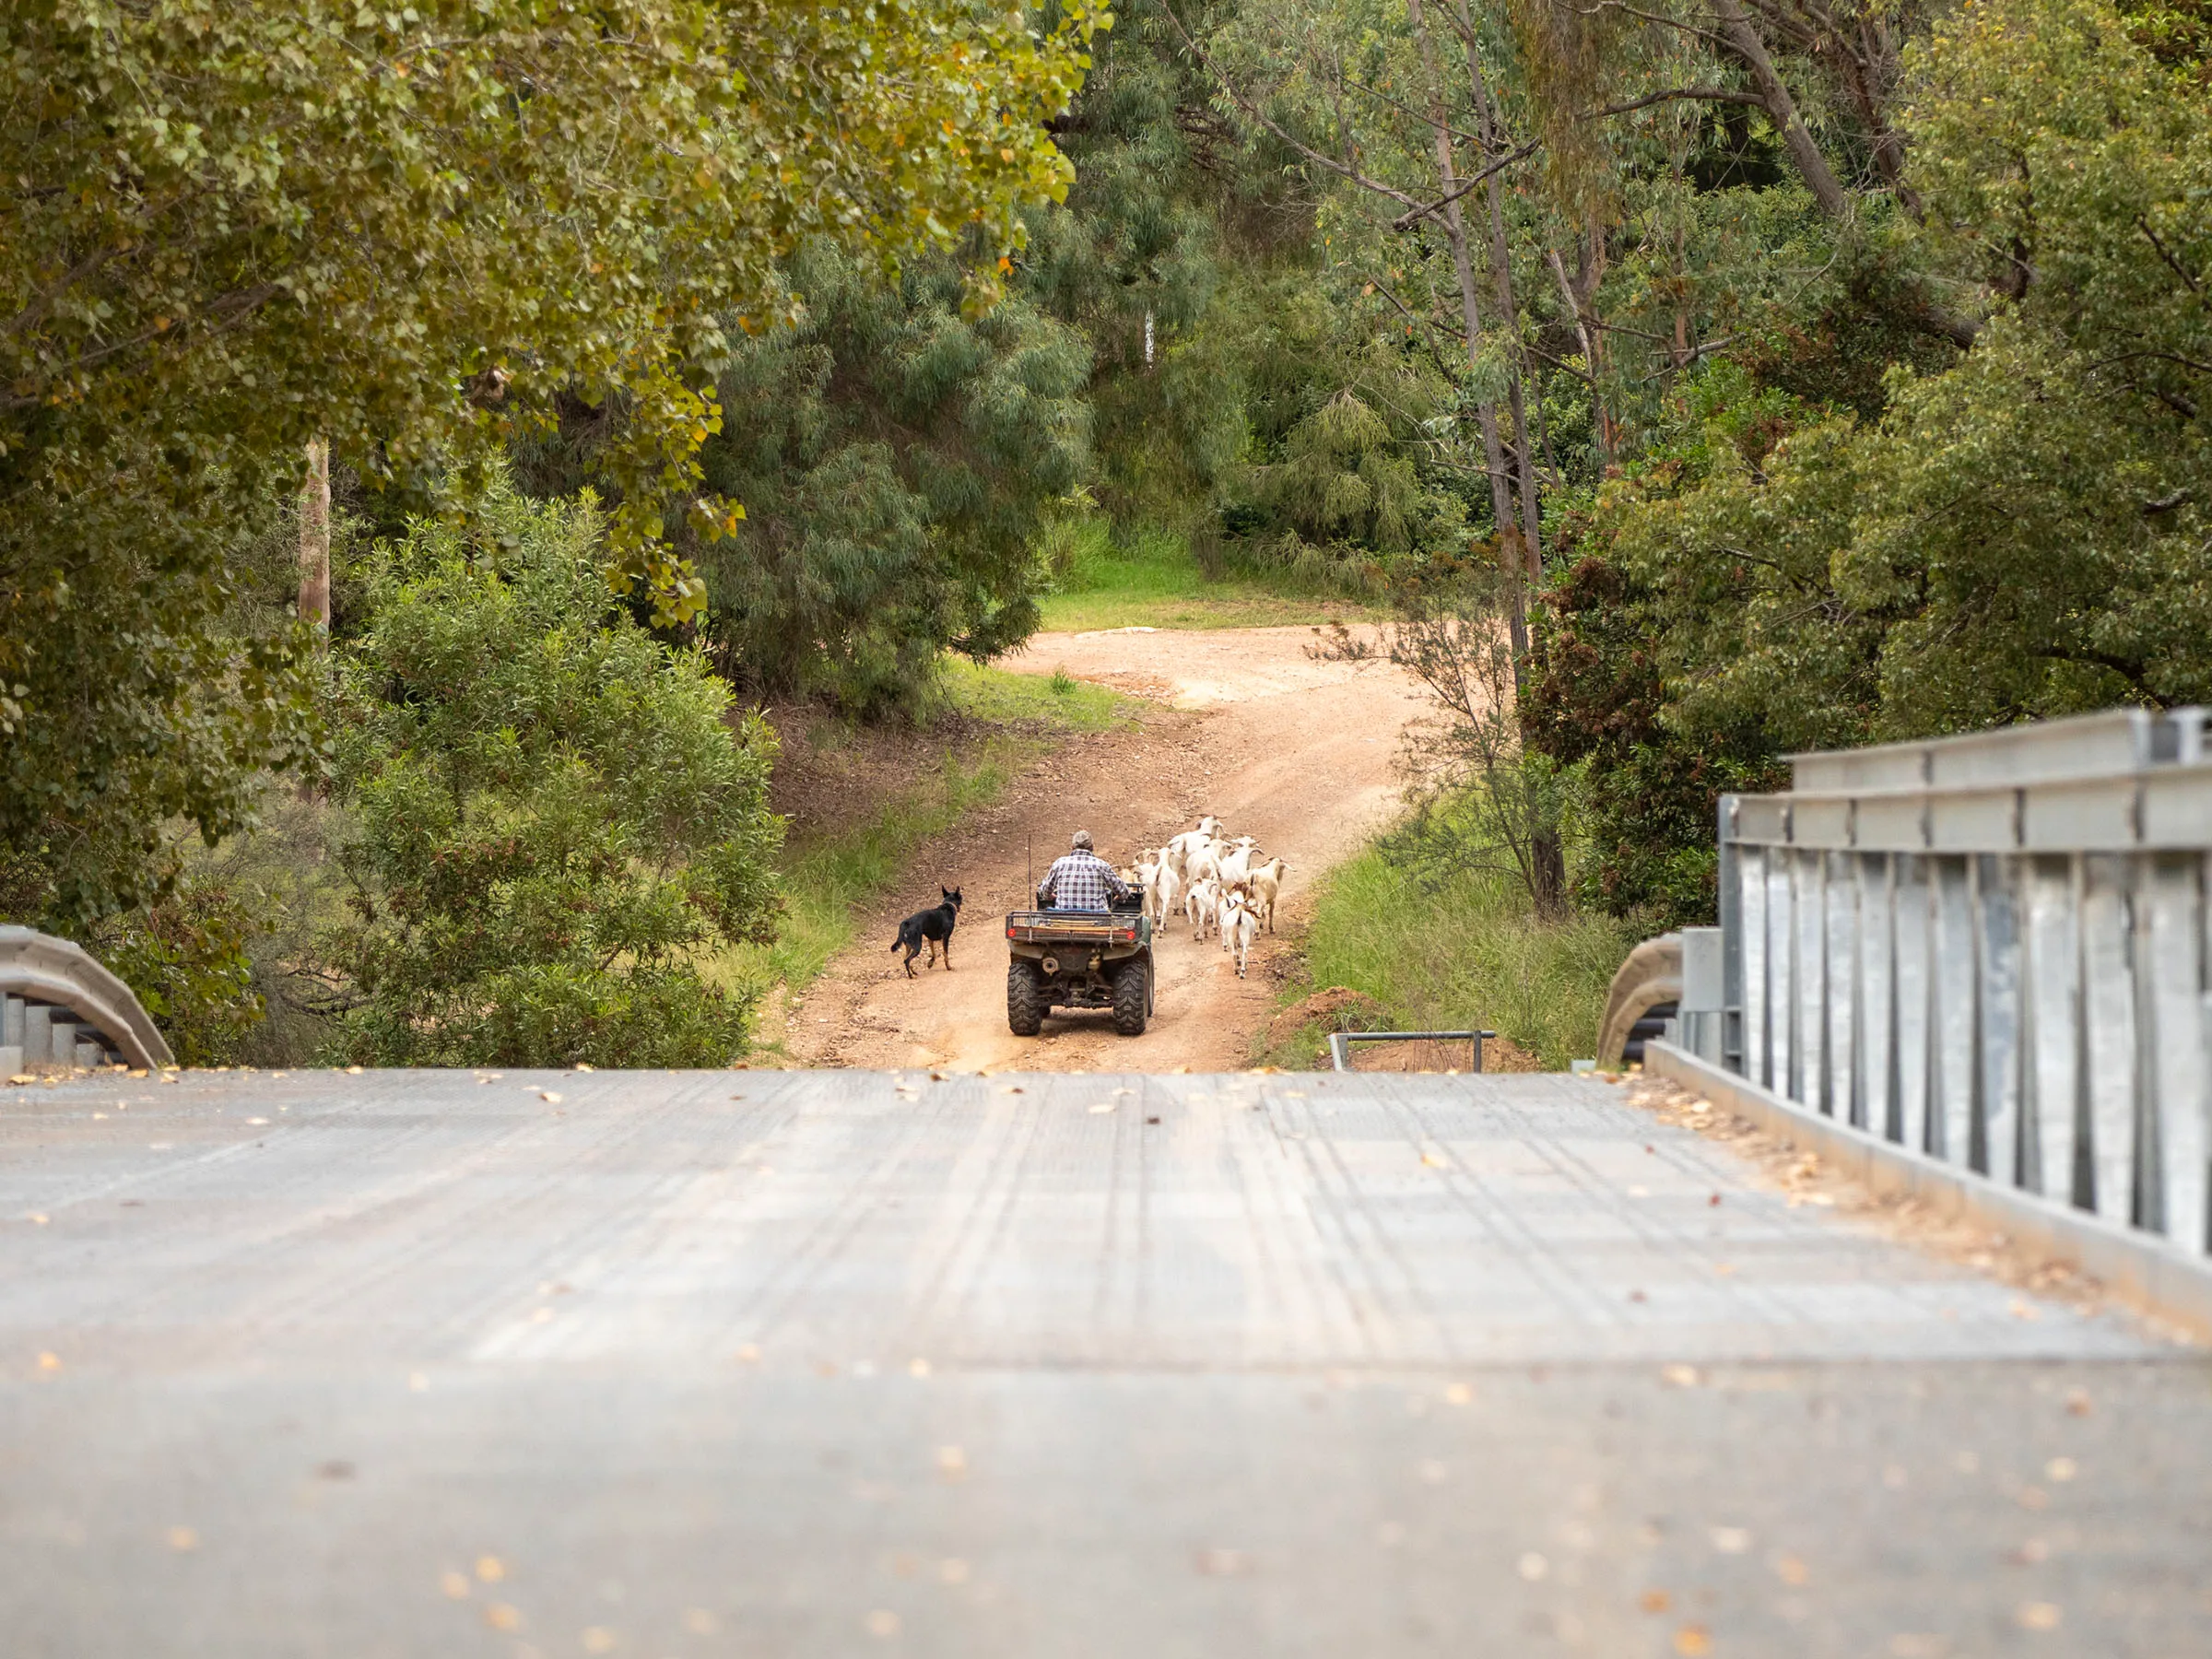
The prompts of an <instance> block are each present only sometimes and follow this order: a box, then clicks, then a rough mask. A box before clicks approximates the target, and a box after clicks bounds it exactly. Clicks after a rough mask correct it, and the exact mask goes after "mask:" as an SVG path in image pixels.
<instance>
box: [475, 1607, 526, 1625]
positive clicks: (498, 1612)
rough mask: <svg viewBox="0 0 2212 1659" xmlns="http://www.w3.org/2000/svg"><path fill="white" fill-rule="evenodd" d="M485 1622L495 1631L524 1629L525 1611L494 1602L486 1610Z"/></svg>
mask: <svg viewBox="0 0 2212 1659" xmlns="http://www.w3.org/2000/svg"><path fill="white" fill-rule="evenodd" d="M484 1622H485V1623H486V1624H488V1625H489V1626H490V1627H491V1628H492V1629H493V1630H521V1629H522V1628H523V1610H522V1609H521V1608H520V1607H514V1606H508V1604H507V1603H505V1602H493V1603H492V1604H491V1606H488V1607H487V1608H485V1609H484Z"/></svg>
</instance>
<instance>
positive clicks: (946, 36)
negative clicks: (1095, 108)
mask: <svg viewBox="0 0 2212 1659" xmlns="http://www.w3.org/2000/svg"><path fill="white" fill-rule="evenodd" d="M1106 21H1110V17H1109V15H1108V14H1104V13H1100V12H1095V11H1093V10H1091V9H1089V8H1088V7H1087V6H1083V5H1081V4H1079V3H1078V0H1070V3H1069V4H1068V5H1066V6H1063V7H1062V8H1061V12H1060V23H1059V26H1058V27H1056V28H1055V29H1053V30H1051V31H1050V32H1045V33H1039V32H1036V31H1034V30H1032V29H1031V28H1030V24H1029V22H1028V21H1027V19H1026V18H1025V17H1024V15H1023V14H1022V13H1021V12H1019V11H1018V10H1014V9H1009V8H1007V7H1005V6H991V5H986V4H983V3H982V0H889V3H887V4H881V5H867V6H845V5H841V4H831V3H830V0H773V3H771V0H594V3H593V4H589V5H586V4H583V3H582V0H426V3H425V4H422V5H419V6H410V7H406V8H401V9H388V10H372V9H363V8H360V7H357V6H333V5H329V4H325V3H324V0H303V3H302V4H300V5H295V6H237V5H234V4H229V3H228V0H164V3H163V4H160V5H158V6H110V5H104V4H97V3H95V0H41V3H37V4H33V5H30V6H18V7H16V8H13V9H12V10H11V11H10V12H9V13H8V15H7V17H6V19H5V20H4V21H0V100H4V107H5V108H6V114H7V119H6V122H5V123H0V180H4V181H5V184H4V185H0V319H5V326H0V736H4V737H5V741H6V751H7V752H6V760H5V763H4V764H0V840H4V841H6V842H8V843H9V844H10V845H11V846H15V847H18V848H21V847H36V848H38V849H40V850H41V851H40V853H39V856H41V857H42V858H43V859H45V860H47V861H48V862H49V864H50V865H53V867H54V872H55V879H54V881H53V883H51V884H50V886H51V890H52V891H53V893H54V894H55V895H57V897H56V900H55V902H56V904H57V905H58V907H59V908H58V909H57V910H56V911H55V912H53V916H52V917H51V918H49V919H51V920H52V921H53V923H54V924H57V925H70V926H77V927H80V928H81V926H82V925H84V924H85V923H86V919H87V918H88V917H89V916H91V915H94V914H97V913H99V912H102V911H105V910H108V909H112V908H113V907H114V906H116V905H119V904H128V903H131V902H135V901H137V900H140V899H142V898H143V897H144V896H145V895H146V894H147V892H148V891H150V890H158V889H159V887H160V885H161V882H162V879H163V874H164V873H163V872H162V871H161V870H160V869H159V867H158V865H159V861H158V860H156V859H155V858H154V856H153V853H152V851H151V849H152V847H153V844H154V842H155V841H157V840H158V830H157V826H158V825H159V821H160V820H161V819H162V818H165V817H169V816H171V815H175V814H182V815H185V816H187V817H189V818H192V819H193V820H194V823H195V824H196V825H197V827H198V828H199V829H200V830H202V831H203V832H204V833H206V834H207V835H209V836H217V835H220V834H222V833H224V832H226V831H227V830H230V829H232V828H234V827H235V826H236V825H237V824H238V823H240V822H241V821H242V816H243V812H244V803H245V802H246V801H247V800H248V799H249V798H250V796H251V793H252V791H251V789H250V787H249V786H248V784H247V782H246V780H247V779H248V778H249V777H250V775H251V774H252V773H253V772H254V771H256V770H257V769H262V768H266V767H272V766H285V765H295V764H298V763H300V761H301V760H302V759H303V758H304V757H305V756H306V755H307V754H308V753H310V752H311V751H312V747H313V736H312V729H311V723H310V722H309V721H308V720H307V718H306V716H305V711H304V699H305V695H306V693H307V691H308V689H309V685H310V681H309V679H308V678H307V677H305V676H304V675H303V674H302V673H301V672H300V667H299V664H298V660H297V658H298V653H300V651H301V650H303V649H304V648H305V643H306V642H305V641H303V640H299V639H293V638H290V637H288V632H287V630H286V629H282V628H280V627H277V626H276V619H275V618H271V617H268V616H258V617H255V616H248V615H245V614H244V613H243V612H242V611H241V600H242V598H243V589H242V580H241V572H240V570H239V568H238V566H239V559H240V554H241V541H245V540H251V539H252V537H251V536H250V535H249V536H244V537H241V535H240V528H241V524H243V525H245V526H246V527H247V528H248V529H249V530H258V529H260V528H262V527H263V524H262V522H261V520H260V518H258V517H257V514H259V513H260V512H261V511H262V504H263V503H265V502H266V501H268V500H271V499H273V498H278V497H285V496H288V495H289V494H290V492H291V489H292V488H293V487H294V486H295V484H296V482H297V479H298V477H299V476H300V470H301V468H302V465H303V453H304V447H303V446H304V445H305V444H307V443H308V442H309V441H318V440H326V441H327V442H328V444H329V453H330V454H331V456H332V457H333V459H334V460H335V462H336V463H338V464H339V465H341V466H342V467H343V468H346V469H348V470H350V471H351V472H352V473H353V474H354V475H356V476H358V477H360V478H362V479H364V480H366V481H367V482H368V483H369V484H370V485H371V486H372V487H377V488H383V489H386V490H388V491H393V492H396V494H397V496H398V498H399V499H400V500H402V501H403V502H406V503H407V504H410V505H412V506H414V507H417V508H421V507H425V506H428V505H430V504H432V503H434V502H435V501H437V500H455V501H458V500H466V499H467V498H468V497H469V495H470V493H471V492H472V491H473V490H474V489H476V488H478V487H479V486H480V484H481V482H482V480H483V477H484V476H485V470H486V468H487V467H488V466H489V465H492V464H493V463H494V462H496V460H497V459H498V458H499V456H500V453H501V452H502V450H503V449H504V447H505V446H506V445H507V444H509V443H510V442H511V441H513V440H514V439H515V438H517V437H518V436H520V435H524V434H526V433H528V432H530V431H532V430H534V429H539V428H541V427H542V426H543V425H544V424H545V423H547V422H548V421H550V420H551V419H553V418H555V415H556V413H557V412H558V410H559V408H560V407H562V406H563V404H564V400H565V401H566V402H568V403H578V402H580V403H582V404H583V405H585V406H591V407H594V408H596V409H599V410H601V411H603V412H604V414H605V416H606V441H604V442H603V443H602V444H600V445H599V446H598V448H597V449H596V451H595V452H594V469H595V476H596V477H597V478H598V481H599V483H600V485H601V487H602V488H603V490H604V492H605V493H606V497H607V499H609V500H611V501H612V502H613V503H614V505H613V508H612V512H611V513H610V515H609V517H608V521H607V526H606V547H607V550H608V554H609V568H610V572H611V574H612V575H613V576H614V578H615V579H616V581H617V582H627V583H630V584H632V585H634V586H637V587H639V588H640V589H641V591H643V592H645V593H646V594H649V595H650V596H651V598H652V602H653V606H654V607H655V608H656V609H657V610H658V611H659V612H660V613H661V614H662V615H663V616H665V617H666V618H682V617H685V616H688V615H690V614H691V613H692V612H694V611H695V610H696V608H697V606H698V605H699V603H700V599H701V597H702V594H703V585H702V583H701V582H700V578H699V576H698V573H697V572H696V571H693V570H691V569H690V568H689V567H688V565H687V564H686V563H685V561H684V560H683V559H681V558H680V557H678V556H677V553H676V551H675V549H674V548H673V547H672V546H671V544H670V539H669V535H668V532H669V531H670V529H671V527H672V524H676V525H682V526H687V527H688V530H689V531H690V532H691V533H692V535H695V536H699V537H706V536H711V535H714V534H726V533H727V532H729V531H730V530H731V529H733V528H734V527H735V523H736V517H735V515H736V512H737V511H738V509H739V506H740V504H739V503H733V502H729V501H727V500H721V499H718V498H716V497H715V496H714V495H713V494H712V492H711V491H707V490H704V489H702V488H700V475H699V464H698V450H699V447H700V444H702V443H703V442H704V441H706V440H707V438H708V437H709V436H710V435H711V434H712V431H713V429H715V428H716V426H717V425H718V424H719V421H720V418H721V417H720V412H719V409H718V406H717V405H716V402H715V398H714V393H713V382H714V377H715V375H716V374H717V373H718V372H719V371H721V370H722V369H723V367H724V365H725V364H726V362H727V359H728V358H729V356H730V353H731V348H732V345H733V342H734V341H735V340H736V339H740V338H744V337H747V336H750V335H757V334H760V333H764V332H766V331H769V330H771V329H773V328H775V327H777V326H780V325H782V323H783V322H784V321H786V320H787V318H788V314H789V307H790V296H789V293H788V290H787V288H785V286H784V284H783V281H782V267H783V263H784V261H785V260H787V259H788V258H789V256H790V255H791V254H792V253H793V252H794V250H795V249H796V248H798V247H799V246H800V245H801V244H802V243H803V242H805V241H809V240H813V239H827V240H829V241H834V242H837V243H839V244H841V245H842V246H845V247H847V248H849V249H851V250H853V252H854V253H855V254H856V256H861V257H865V258H867V259H870V260H873V261H875V262H877V265H878V266H879V267H881V266H886V265H888V264H890V263H892V262H894V261H895V260H896V259H897V258H899V257H900V256H902V255H907V254H912V253H916V252H919V251H924V250H930V249H938V250H946V249H950V248H953V247H954V246H955V245H956V244H957V245H959V246H961V247H963V248H966V249H968V250H970V251H971V252H973V253H979V254H981V255H982V257H981V258H979V259H978V260H977V261H976V262H975V264H974V267H973V269H972V271H971V274H970V277H969V278H968V288H967V294H966V298H967V300H968V301H969V303H970V304H971V305H973V306H976V307H981V306H983V305H985V304H986V303H987V302H988V301H989V300H993V299H994V298H995V297H996V296H997V294H998V293H999V291H1000V290H1001V288H1002V286H1003V274H1002V272H1001V270H1000V269H999V267H998V266H997V265H994V262H993V260H992V259H991V258H990V257H989V256H990V255H991V254H994V253H1000V254H1003V253H1012V252H1014V251H1016V250H1018V247H1019V245H1020V243H1021V241H1022V239H1023V235H1024V229H1023V224H1022V220H1021V218H1020V215H1019V209H1020V208H1021V206H1023V205H1024V204H1028V203H1034V202H1039V201H1043V200H1048V199H1051V198H1053V197H1055V196H1057V195H1059V194H1064V193H1065V189H1066V185H1067V181H1068V177H1069V170H1068V167H1067V164H1066V162H1065V159H1063V158H1062V157H1061V156H1060V155H1059V153H1058V151H1057V150H1056V149H1055V148H1054V147H1053V143H1052V141H1051V137H1050V135H1049V134H1048V133H1047V131H1046V130H1045V124H1046V123H1047V122H1048V121H1050V120H1051V119H1052V118H1053V117H1054V116H1056V115H1058V114H1059V113H1060V112H1063V111H1064V110H1065V107H1066V104H1067V101H1068V100H1069V98H1070V97H1071V96H1072V94H1073V92H1074V91H1075V89H1076V88H1077V85H1078V84H1079V82H1080V78H1081V74H1082V70H1083V67H1084V65H1085V62H1086V57H1085V43H1086V41H1087V40H1088V37H1089V35H1090V33H1091V31H1092V29H1093V28H1094V27H1095V26H1097V25H1099V24H1101V23H1104V22H1106ZM72 918H75V920H74V921H73V920H72Z"/></svg>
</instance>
